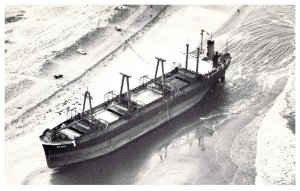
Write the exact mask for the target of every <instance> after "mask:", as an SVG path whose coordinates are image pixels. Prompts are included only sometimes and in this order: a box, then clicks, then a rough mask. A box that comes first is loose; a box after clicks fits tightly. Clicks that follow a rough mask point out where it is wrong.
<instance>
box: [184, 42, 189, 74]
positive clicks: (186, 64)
mask: <svg viewBox="0 0 300 191" xmlns="http://www.w3.org/2000/svg"><path fill="white" fill-rule="evenodd" d="M188 60H189V44H186V58H185V69H187V67H188Z"/></svg>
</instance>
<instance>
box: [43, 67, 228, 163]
mask: <svg viewBox="0 0 300 191" xmlns="http://www.w3.org/2000/svg"><path fill="white" fill-rule="evenodd" d="M227 67H228V66H226V67H225V68H223V69H222V70H220V71H218V72H217V73H216V74H214V75H213V76H212V78H211V79H209V80H208V82H207V83H206V84H203V83H197V82H195V83H193V84H191V86H189V87H188V88H187V89H185V90H184V91H183V92H178V94H179V95H172V96H170V97H168V98H166V99H163V100H161V101H160V102H159V103H156V105H157V106H156V107H154V108H153V109H151V110H149V111H148V112H145V113H143V114H137V115H136V116H137V117H133V118H132V119H130V120H129V121H128V122H126V123H125V124H123V125H122V126H121V127H119V131H122V132H121V133H120V132H119V133H118V132H117V131H115V132H111V133H110V134H109V136H108V135H106V136H105V138H101V137H95V138H94V139H91V140H90V141H86V142H84V143H75V142H69V143H65V144H63V145H49V144H43V147H44V151H45V154H46V160H47V164H48V167H50V168H55V167H61V166H65V165H68V164H72V163H77V162H81V161H85V160H88V159H92V158H96V157H100V156H103V155H105V154H108V153H110V152H112V151H115V150H116V149H118V148H120V147H122V146H124V145H126V144H127V143H130V142H131V141H133V140H135V139H137V138H139V137H141V136H142V135H144V134H146V133H148V132H150V131H152V130H154V129H156V128H158V127H159V126H161V125H162V124H164V123H165V122H167V121H169V120H171V119H173V118H175V117H176V116H178V115H180V114H182V113H184V112H186V111H187V110H189V109H191V108H192V107H193V106H195V105H196V104H197V103H198V102H199V101H200V100H201V99H202V98H203V97H204V96H205V94H206V93H207V92H208V91H209V90H210V89H211V87H212V86H213V85H214V84H215V83H216V82H218V81H219V79H221V78H222V77H224V76H225V71H226V69H227Z"/></svg>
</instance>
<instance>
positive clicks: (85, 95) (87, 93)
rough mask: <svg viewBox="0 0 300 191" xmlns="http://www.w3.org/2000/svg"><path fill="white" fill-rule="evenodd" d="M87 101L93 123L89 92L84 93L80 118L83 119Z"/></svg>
mask: <svg viewBox="0 0 300 191" xmlns="http://www.w3.org/2000/svg"><path fill="white" fill-rule="evenodd" d="M87 99H88V100H89V104H90V116H91V120H92V122H93V110H92V109H93V108H92V96H91V94H90V92H89V90H86V92H85V93H84V101H83V109H82V114H81V117H83V115H84V111H85V104H86V101H87Z"/></svg>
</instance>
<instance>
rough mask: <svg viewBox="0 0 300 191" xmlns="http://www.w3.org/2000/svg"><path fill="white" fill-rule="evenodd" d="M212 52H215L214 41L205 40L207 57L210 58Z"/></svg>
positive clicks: (211, 57)
mask: <svg viewBox="0 0 300 191" xmlns="http://www.w3.org/2000/svg"><path fill="white" fill-rule="evenodd" d="M214 52H215V42H214V41H213V40H208V41H207V57H208V58H210V59H211V60H212V59H213V57H214Z"/></svg>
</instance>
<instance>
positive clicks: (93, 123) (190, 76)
mask: <svg viewBox="0 0 300 191" xmlns="http://www.w3.org/2000/svg"><path fill="white" fill-rule="evenodd" d="M198 75H200V74H196V73H195V72H193V71H188V70H186V69H179V70H177V71H176V72H174V70H173V71H171V72H169V73H167V74H165V75H164V81H165V85H164V86H163V78H162V76H160V77H158V78H156V80H154V79H150V78H145V77H144V81H142V83H141V84H140V85H139V86H138V87H136V88H134V89H132V90H130V105H128V102H129V99H128V94H127V92H125V93H123V94H122V95H116V94H113V93H112V92H110V93H111V94H112V95H111V97H110V99H107V101H106V102H104V103H102V104H100V105H98V106H96V107H94V108H92V115H90V110H87V111H85V112H84V113H83V115H82V114H77V115H76V116H75V117H74V120H73V121H71V122H69V123H68V122H66V123H62V124H60V125H58V126H57V127H56V128H55V130H56V131H57V132H58V133H60V134H63V135H62V137H63V139H64V140H65V141H72V140H74V139H77V138H79V137H82V136H83V135H85V137H89V136H88V134H91V132H94V131H95V127H97V129H98V133H100V134H101V132H99V128H100V129H101V130H103V132H102V133H104V132H105V131H106V130H107V129H108V128H109V127H110V125H111V124H112V123H114V122H117V121H118V120H121V119H124V118H125V117H126V116H128V115H129V114H130V112H132V110H136V109H140V108H143V107H145V106H147V105H149V104H151V103H153V102H155V101H157V100H159V99H161V98H162V97H164V96H166V95H169V94H170V93H171V92H173V91H178V90H180V89H181V88H183V87H185V86H188V85H189V84H190V83H191V82H193V81H194V80H195V79H196V77H197V76H198ZM145 79H146V81H145ZM140 82H141V81H140ZM162 87H164V88H162ZM108 97H109V96H108ZM76 118H77V120H76ZM44 142H48V143H49V142H51V140H50V139H44Z"/></svg>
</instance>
